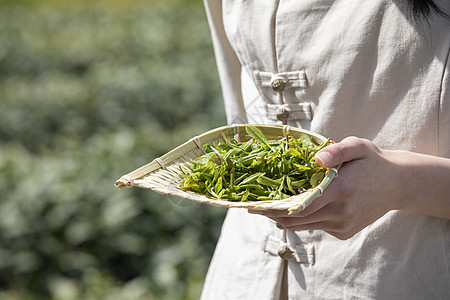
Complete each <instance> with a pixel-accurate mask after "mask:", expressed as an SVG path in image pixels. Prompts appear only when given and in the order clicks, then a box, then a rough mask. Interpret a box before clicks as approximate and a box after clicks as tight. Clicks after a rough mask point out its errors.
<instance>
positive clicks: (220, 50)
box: [204, 0, 247, 123]
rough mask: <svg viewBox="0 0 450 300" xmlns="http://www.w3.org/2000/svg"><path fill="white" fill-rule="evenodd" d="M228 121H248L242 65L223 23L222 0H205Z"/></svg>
mask: <svg viewBox="0 0 450 300" xmlns="http://www.w3.org/2000/svg"><path fill="white" fill-rule="evenodd" d="M204 5H205V9H206V14H207V17H208V22H209V26H210V30H211V37H212V42H213V47H214V53H215V57H216V63H217V68H218V72H219V78H220V84H221V87H222V94H223V98H224V103H225V111H226V114H227V121H228V123H232V122H236V120H238V121H239V122H240V123H247V117H246V114H245V109H244V102H243V97H242V89H241V71H242V66H241V64H240V62H239V60H238V58H237V56H236V54H235V52H234V50H233V48H232V47H231V45H230V43H229V41H228V38H227V36H226V33H225V28H224V25H223V14H222V1H218V0H204Z"/></svg>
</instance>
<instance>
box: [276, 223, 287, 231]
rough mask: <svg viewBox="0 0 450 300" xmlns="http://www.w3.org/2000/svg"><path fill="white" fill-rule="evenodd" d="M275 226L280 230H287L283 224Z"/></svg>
mask: <svg viewBox="0 0 450 300" xmlns="http://www.w3.org/2000/svg"><path fill="white" fill-rule="evenodd" d="M275 226H277V228H278V229H286V227H284V226H283V224H281V223H278V222H276V223H275Z"/></svg>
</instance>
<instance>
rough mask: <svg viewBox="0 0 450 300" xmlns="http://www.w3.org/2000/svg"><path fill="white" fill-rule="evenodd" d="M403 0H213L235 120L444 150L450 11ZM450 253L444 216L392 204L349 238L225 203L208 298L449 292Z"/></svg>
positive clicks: (445, 153)
mask: <svg viewBox="0 0 450 300" xmlns="http://www.w3.org/2000/svg"><path fill="white" fill-rule="evenodd" d="M405 2H406V1H400V0H370V1H369V0H366V1H357V0H279V1H277V0H266V1H262V0H251V1H244V0H222V1H220V0H205V7H206V11H207V14H208V18H209V22H210V27H211V32H212V37H213V43H214V49H215V53H216V58H217V64H218V69H219V74H220V79H221V84H222V89H223V95H224V100H225V105H226V111H227V118H228V122H229V123H247V122H248V123H280V121H279V120H278V119H277V115H278V116H280V115H281V116H284V117H288V119H287V124H289V125H291V126H296V127H301V128H304V129H308V130H312V131H315V132H318V133H320V134H322V135H324V136H327V137H331V138H332V139H333V140H335V141H339V140H341V139H343V138H344V137H346V136H350V135H355V136H358V137H363V138H367V139H369V140H371V141H373V142H374V143H375V144H376V145H378V146H379V147H381V148H385V149H404V150H410V151H415V152H420V153H427V154H431V155H437V156H442V157H448V158H450V70H449V49H450V23H449V21H446V20H445V19H443V18H438V17H433V18H432V19H431V20H430V21H429V22H428V23H427V22H425V21H415V20H414V19H413V18H412V17H411V16H410V15H409V10H408V8H407V7H406V5H405ZM436 2H437V3H438V4H439V5H440V6H441V8H442V9H443V10H444V11H445V12H447V13H450V1H448V0H440V1H436ZM280 109H284V110H280ZM280 112H282V113H284V114H280ZM286 112H287V113H286ZM361 176H370V174H361ZM449 182H450V178H449ZM380 188H382V187H380ZM424 188H425V189H426V188H427V187H424ZM361 201H364V199H361ZM449 201H450V196H449ZM286 253H287V254H286ZM449 266H450V221H449V220H445V219H439V218H433V217H429V216H425V215H421V214H416V213H412V212H407V211H391V212H389V213H387V214H386V215H385V216H383V217H382V218H380V219H379V220H377V221H376V222H375V223H373V224H371V225H369V226H368V227H366V228H365V229H363V230H362V231H361V232H359V233H358V234H356V235H355V236H354V237H353V238H351V239H349V240H345V241H341V240H338V239H336V238H334V237H332V236H330V235H328V234H326V233H324V232H322V231H289V230H288V231H285V230H283V229H279V228H277V227H276V226H275V223H274V222H273V221H271V220H269V219H267V218H265V217H262V216H255V215H250V214H248V213H247V211H246V210H243V209H230V210H229V212H228V215H227V218H226V220H225V223H224V225H223V228H222V233H221V237H220V239H219V242H218V245H217V249H216V252H215V254H214V257H213V259H212V262H211V265H210V268H209V271H208V274H207V278H206V281H205V285H204V290H203V294H202V299H214V300H220V299H246V300H248V299H250V300H251V299H255V300H264V299H283V298H287V297H288V298H289V299H383V300H386V299H450V273H449Z"/></svg>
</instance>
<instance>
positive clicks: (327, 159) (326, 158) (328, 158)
mask: <svg viewBox="0 0 450 300" xmlns="http://www.w3.org/2000/svg"><path fill="white" fill-rule="evenodd" d="M315 160H316V162H318V163H319V164H320V165H322V166H330V165H331V162H332V160H333V156H332V155H331V154H330V153H329V152H327V151H322V152H319V153H317V154H316V156H315Z"/></svg>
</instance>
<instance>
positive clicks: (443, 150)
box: [439, 35, 450, 158]
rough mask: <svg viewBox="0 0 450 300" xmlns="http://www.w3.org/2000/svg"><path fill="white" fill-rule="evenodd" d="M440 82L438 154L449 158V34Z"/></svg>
mask: <svg viewBox="0 0 450 300" xmlns="http://www.w3.org/2000/svg"><path fill="white" fill-rule="evenodd" d="M447 40H449V42H448V50H447V57H446V61H445V65H444V72H443V76H442V83H441V95H440V109H439V156H442V157H447V158H450V35H448V36H447Z"/></svg>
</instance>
